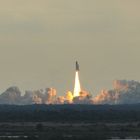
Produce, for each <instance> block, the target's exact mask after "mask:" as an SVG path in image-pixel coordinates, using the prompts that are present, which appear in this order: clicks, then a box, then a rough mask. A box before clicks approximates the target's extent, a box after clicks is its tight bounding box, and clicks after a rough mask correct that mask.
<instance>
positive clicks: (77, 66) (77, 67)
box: [76, 61, 80, 71]
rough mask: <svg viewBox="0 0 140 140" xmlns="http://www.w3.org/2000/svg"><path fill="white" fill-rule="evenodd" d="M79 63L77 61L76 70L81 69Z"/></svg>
mask: <svg viewBox="0 0 140 140" xmlns="http://www.w3.org/2000/svg"><path fill="white" fill-rule="evenodd" d="M79 70H80V69H79V64H78V61H76V71H79Z"/></svg>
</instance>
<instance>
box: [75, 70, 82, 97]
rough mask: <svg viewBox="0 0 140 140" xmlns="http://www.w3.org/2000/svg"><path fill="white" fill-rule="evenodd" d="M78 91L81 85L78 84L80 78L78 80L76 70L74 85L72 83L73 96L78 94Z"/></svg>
mask: <svg viewBox="0 0 140 140" xmlns="http://www.w3.org/2000/svg"><path fill="white" fill-rule="evenodd" d="M80 92H81V86H80V80H79V72H78V71H76V74H75V85H74V94H73V96H74V97H76V96H80Z"/></svg>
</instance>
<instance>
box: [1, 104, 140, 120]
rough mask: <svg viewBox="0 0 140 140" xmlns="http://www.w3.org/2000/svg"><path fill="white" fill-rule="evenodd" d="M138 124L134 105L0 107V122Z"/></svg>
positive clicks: (139, 107) (139, 114)
mask: <svg viewBox="0 0 140 140" xmlns="http://www.w3.org/2000/svg"><path fill="white" fill-rule="evenodd" d="M48 121H53V122H133V121H134V122H136V121H137V122H140V104H135V105H112V106H111V105H26V106H17V105H0V122H48Z"/></svg>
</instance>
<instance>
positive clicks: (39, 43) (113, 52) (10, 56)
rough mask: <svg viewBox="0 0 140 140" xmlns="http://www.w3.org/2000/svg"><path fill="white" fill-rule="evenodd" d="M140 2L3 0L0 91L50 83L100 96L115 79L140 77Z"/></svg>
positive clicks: (0, 7) (0, 10) (61, 89)
mask: <svg viewBox="0 0 140 140" xmlns="http://www.w3.org/2000/svg"><path fill="white" fill-rule="evenodd" d="M139 5H140V1H139V0H28V1H27V0H12V1H11V0H1V4H0V92H1V93H2V92H3V91H4V90H6V89H7V88H8V87H10V86H18V87H19V88H20V89H21V90H22V91H24V90H33V89H34V90H36V89H41V88H47V87H54V88H56V89H57V92H58V95H63V94H64V93H65V92H67V91H68V90H70V91H73V87H74V75H75V61H76V60H77V61H78V62H79V64H80V79H81V85H82V88H83V89H85V90H87V91H89V92H90V93H92V95H93V96H94V95H96V94H97V93H98V92H100V90H101V89H110V88H111V87H112V81H113V80H115V79H126V80H136V81H140V63H139V60H140V39H139V37H140V14H139V13H140V8H139Z"/></svg>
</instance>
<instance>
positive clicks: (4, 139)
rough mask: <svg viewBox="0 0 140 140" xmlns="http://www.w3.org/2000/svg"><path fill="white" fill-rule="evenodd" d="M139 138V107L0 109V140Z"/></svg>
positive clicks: (50, 106)
mask: <svg viewBox="0 0 140 140" xmlns="http://www.w3.org/2000/svg"><path fill="white" fill-rule="evenodd" d="M112 137H119V138H125V137H133V138H139V137H140V105H139V104H137V105H118V106H109V105H99V106H94V105H49V106H47V105H29V106H14V105H12V106H8V105H0V140H59V139H60V140H85V139H86V140H88V139H89V140H92V139H93V140H94V139H95V140H104V139H110V138H112Z"/></svg>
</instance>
